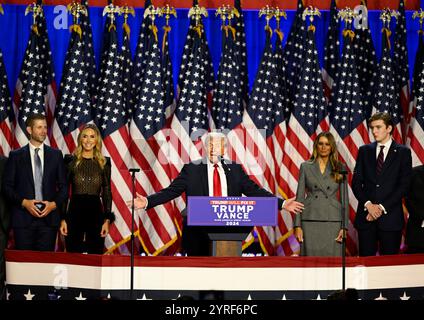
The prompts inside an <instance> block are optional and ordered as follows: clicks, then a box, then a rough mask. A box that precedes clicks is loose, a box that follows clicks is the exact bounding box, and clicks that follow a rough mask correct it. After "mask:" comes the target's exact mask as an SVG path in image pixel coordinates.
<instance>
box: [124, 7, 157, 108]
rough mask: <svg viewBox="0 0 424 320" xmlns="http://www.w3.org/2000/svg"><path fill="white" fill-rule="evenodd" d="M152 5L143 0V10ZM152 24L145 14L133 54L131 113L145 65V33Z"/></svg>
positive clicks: (147, 32)
mask: <svg viewBox="0 0 424 320" xmlns="http://www.w3.org/2000/svg"><path fill="white" fill-rule="evenodd" d="M151 5H152V1H151V0H145V2H144V11H146V9H147V8H149V7H150V6H151ZM151 24H152V20H151V18H150V16H146V17H144V18H143V22H142V23H141V29H140V35H139V37H138V43H137V48H136V52H135V56H134V61H133V64H132V72H131V73H132V77H131V99H130V106H129V108H130V109H131V111H130V113H132V109H133V108H134V104H135V103H136V95H137V93H136V92H137V90H138V88H139V87H140V85H141V77H142V75H143V72H144V71H143V70H144V67H145V65H146V62H145V61H146V59H145V58H144V55H145V51H146V49H145V48H146V46H147V40H148V39H147V35H148V34H149V26H150V25H151Z"/></svg>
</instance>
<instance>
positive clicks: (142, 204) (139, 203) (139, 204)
mask: <svg viewBox="0 0 424 320" xmlns="http://www.w3.org/2000/svg"><path fill="white" fill-rule="evenodd" d="M136 194H137V197H136V198H135V199H134V208H135V209H136V210H138V209H146V207H147V199H146V197H143V196H142V195H141V194H139V193H138V192H136ZM126 204H127V206H128V207H130V208H131V205H132V200H129V201H127V202H126Z"/></svg>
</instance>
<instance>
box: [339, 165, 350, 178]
mask: <svg viewBox="0 0 424 320" xmlns="http://www.w3.org/2000/svg"><path fill="white" fill-rule="evenodd" d="M348 173H349V172H348V171H347V168H346V165H345V164H344V163H340V164H339V174H341V175H346V174H348Z"/></svg>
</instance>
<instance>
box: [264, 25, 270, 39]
mask: <svg viewBox="0 0 424 320" xmlns="http://www.w3.org/2000/svg"><path fill="white" fill-rule="evenodd" d="M265 31H268V32H269V36H270V37H272V29H271V27H270V26H265Z"/></svg>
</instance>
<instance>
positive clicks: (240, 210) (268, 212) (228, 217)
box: [187, 197, 278, 227]
mask: <svg viewBox="0 0 424 320" xmlns="http://www.w3.org/2000/svg"><path fill="white" fill-rule="evenodd" d="M187 202H188V203H187V224H188V225H189V226H221V227H222V226H235V227H237V226H240V227H246V226H276V225H277V211H278V200H277V198H276V197H187Z"/></svg>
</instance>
